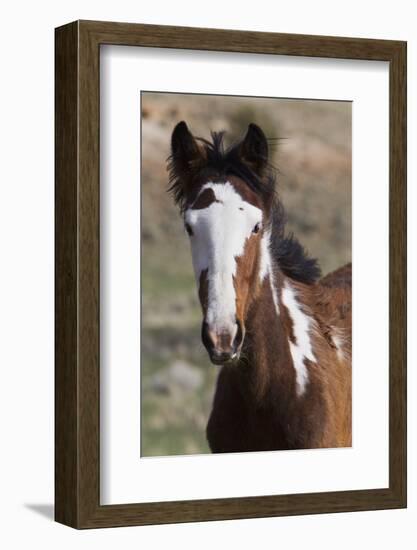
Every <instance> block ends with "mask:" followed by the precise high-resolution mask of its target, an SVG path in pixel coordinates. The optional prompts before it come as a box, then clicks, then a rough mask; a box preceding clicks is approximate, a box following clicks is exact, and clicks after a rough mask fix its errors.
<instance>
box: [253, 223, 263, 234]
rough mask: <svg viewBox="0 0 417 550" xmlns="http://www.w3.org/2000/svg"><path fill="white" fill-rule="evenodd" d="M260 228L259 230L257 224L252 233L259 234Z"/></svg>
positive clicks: (259, 226) (258, 224) (259, 225)
mask: <svg viewBox="0 0 417 550" xmlns="http://www.w3.org/2000/svg"><path fill="white" fill-rule="evenodd" d="M260 228H261V224H260V223H257V224H256V225H255V227H254V228H253V229H252V233H259V230H260Z"/></svg>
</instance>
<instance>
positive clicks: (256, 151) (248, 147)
mask: <svg viewBox="0 0 417 550" xmlns="http://www.w3.org/2000/svg"><path fill="white" fill-rule="evenodd" d="M238 152H239V155H240V158H241V160H242V161H243V162H245V163H246V164H247V165H249V167H250V168H251V169H252V170H253V171H254V172H255V173H256V174H258V175H259V176H262V175H263V173H264V170H265V168H266V166H267V164H268V142H267V139H266V137H265V134H264V133H263V131H262V130H261V129H260V128H259V126H257V125H256V124H254V123H253V122H252V123H251V124H249V126H248V130H247V132H246V136H245V137H244V139H243V141H242V143H241V144H240V145H239V149H238Z"/></svg>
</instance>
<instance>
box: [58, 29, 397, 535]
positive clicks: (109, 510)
mask: <svg viewBox="0 0 417 550" xmlns="http://www.w3.org/2000/svg"><path fill="white" fill-rule="evenodd" d="M55 41H56V42H55V45H56V62H55V63H56V65H55V75H56V96H55V97H56V101H55V109H56V137H55V146H56V161H55V162H56V164H55V170H56V172H55V173H56V199H55V200H56V214H55V215H56V333H55V346H56V367H55V392H56V393H55V487H56V488H55V491H56V495H55V519H56V521H58V522H61V523H63V524H66V525H69V526H72V527H75V528H98V527H116V526H128V525H144V524H157V523H176V522H189V521H207V520H221V519H235V518H256V517H266V516H286V515H294V514H315V513H329V512H343V511H359V510H379V509H387V508H404V507H405V506H406V43H405V42H399V41H386V40H368V39H357V38H335V37H328V36H306V35H294V34H275V33H259V32H247V31H229V30H215V29H197V28H186V27H181V28H180V27H169V26H155V25H140V24H130V23H129V24H124V23H110V22H93V21H76V22H73V23H70V24H68V25H65V26H62V27H59V28H57V29H56V34H55ZM103 44H118V45H127V46H148V47H157V48H181V49H190V50H210V51H226V52H243V53H267V54H272V55H290V56H306V57H322V58H340V59H342V58H343V59H362V60H378V61H387V62H389V85H390V98H389V108H390V115H389V117H390V118H389V142H390V146H389V162H390V166H389V178H390V182H389V185H390V190H389V200H390V214H389V228H390V229H389V231H390V244H389V247H390V248H389V261H390V265H389V277H390V283H389V285H390V286H389V308H390V314H389V319H390V329H389V344H390V347H389V487H388V488H386V489H370V490H354V491H339V492H327V493H312V494H293V495H269V496H259V497H247V498H225V499H224V498H223V499H211V500H197V501H196V500H192V501H175V502H155V503H141V504H123V505H100V498H99V487H100V483H99V479H100V468H99V445H100V437H99V434H100V431H99V426H100V420H99V419H100V399H99V395H100V393H99V388H100V370H99V365H100V356H99V349H100V347H99V285H100V280H99V239H100V235H99V201H100V193H99V97H100V95H99V84H100V79H99V55H100V53H99V52H100V46H101V45H103Z"/></svg>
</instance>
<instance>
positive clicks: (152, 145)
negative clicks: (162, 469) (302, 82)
mask: <svg viewBox="0 0 417 550" xmlns="http://www.w3.org/2000/svg"><path fill="white" fill-rule="evenodd" d="M351 133H352V103H351V102H349V101H328V100H326V101H321V100H308V99H305V100H303V99H281V98H261V97H238V96H214V95H203V94H201V95H199V94H179V93H162V92H142V93H141V144H142V155H141V182H142V184H141V216H142V217H141V220H142V221H141V367H140V368H141V411H140V412H141V456H143V457H147V456H148V457H150V456H168V455H190V454H207V453H211V452H212V453H234V452H248V451H258V452H259V451H283V450H294V449H314V448H335V447H350V446H351V445H352V384H351V345H352V341H351V334H352V327H351V319H352V307H351V303H352V297H351V290H352V276H351V272H352V267H351V175H352V158H351V157H352V153H351V151H352V143H351V142H352V137H351Z"/></svg>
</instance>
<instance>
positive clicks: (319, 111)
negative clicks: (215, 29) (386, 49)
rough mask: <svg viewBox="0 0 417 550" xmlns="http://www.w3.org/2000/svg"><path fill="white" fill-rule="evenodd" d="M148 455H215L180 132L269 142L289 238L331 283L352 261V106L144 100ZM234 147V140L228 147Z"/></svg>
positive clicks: (161, 96) (144, 428) (146, 96)
mask: <svg viewBox="0 0 417 550" xmlns="http://www.w3.org/2000/svg"><path fill="white" fill-rule="evenodd" d="M141 107H142V121H141V122H142V159H141V162H142V164H141V193H142V270H141V278H142V287H141V288H142V334H141V342H142V348H141V353H142V361H141V391H142V410H141V455H142V456H165V455H176V454H195V453H208V452H209V448H208V445H207V443H206V439H205V427H206V423H207V419H208V416H209V413H210V409H211V402H212V397H213V392H214V387H215V382H216V376H217V372H218V370H217V367H214V366H213V365H212V364H211V363H210V362H209V360H208V356H207V353H206V351H205V349H204V347H203V345H202V343H201V340H200V326H201V312H200V306H199V302H198V298H197V290H196V286H195V282H194V274H193V269H192V263H191V254H190V249H189V244H188V237H187V235H186V234H185V231H184V229H183V223H182V220H181V218H180V215H179V213H178V211H177V208H176V207H175V206H174V204H173V201H172V198H171V196H170V195H169V194H168V193H167V192H166V191H167V187H168V176H167V171H166V159H167V157H168V155H169V144H170V137H171V132H172V130H173V128H174V126H175V124H176V123H177V122H179V121H180V120H185V121H186V122H187V124H188V126H189V128H190V130H191V131H192V132H193V134H194V135H197V136H201V137H205V138H209V136H210V130H214V131H219V130H226V131H227V136H228V137H229V139H230V140H235V139H238V138H239V137H242V136H243V135H244V133H245V131H246V129H247V126H248V124H249V123H250V122H255V123H256V124H258V125H259V126H260V127H261V128H262V129H263V131H264V132H265V134H266V136H267V137H268V138H285V139H282V140H279V141H277V142H275V145H271V147H272V148H273V150H272V156H271V160H272V162H273V163H274V165H275V166H277V167H278V168H279V176H278V184H279V193H280V196H281V199H282V201H283V203H284V206H285V209H286V213H287V218H288V223H287V230H288V231H292V232H294V234H295V235H296V236H297V237H298V238H299V240H300V242H301V243H302V244H303V245H304V246H305V247H306V248H307V250H308V251H309V252H310V254H311V255H313V256H315V257H317V258H318V259H319V261H320V265H321V268H322V271H323V275H324V274H326V273H327V272H329V271H332V270H333V269H336V268H337V267H338V266H340V265H343V264H344V263H346V262H348V261H350V259H351V121H352V118H351V112H352V111H351V103H349V102H332V101H316V100H314V101H311V100H286V99H285V100H284V99H263V98H240V97H226V96H204V95H201V96H199V95H186V94H167V93H148V92H146V93H142V96H141ZM226 142H227V140H226Z"/></svg>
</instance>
